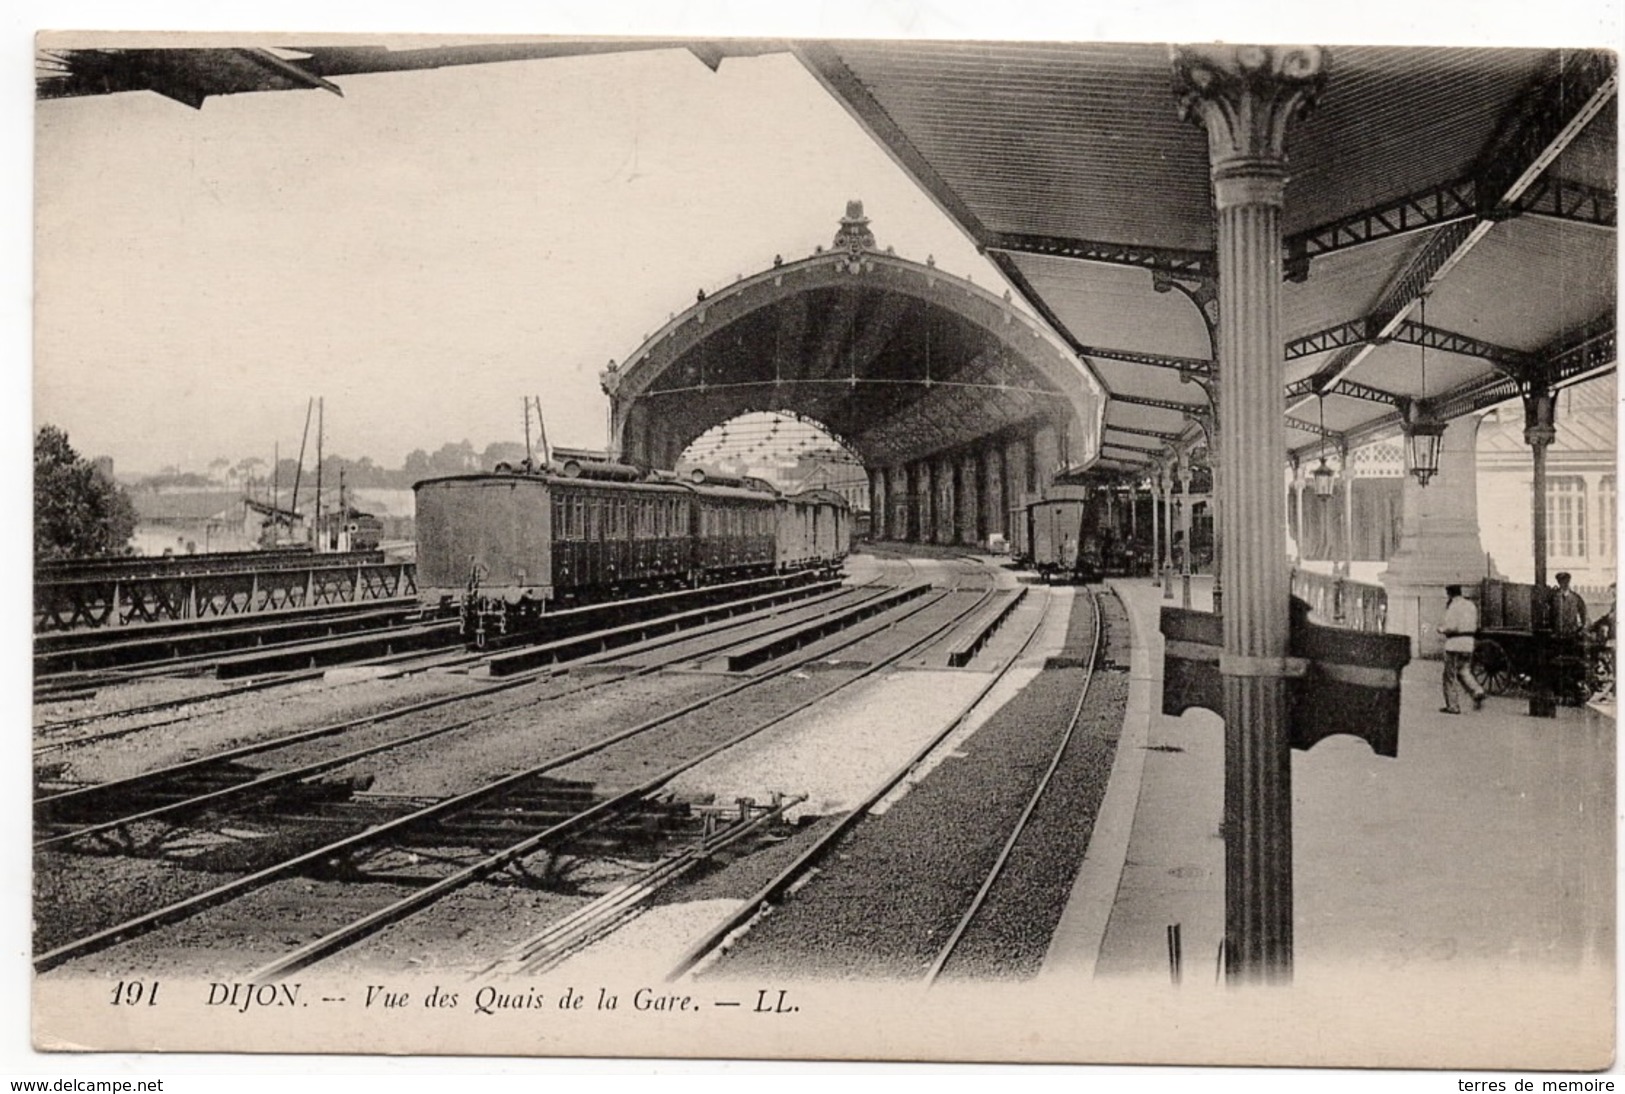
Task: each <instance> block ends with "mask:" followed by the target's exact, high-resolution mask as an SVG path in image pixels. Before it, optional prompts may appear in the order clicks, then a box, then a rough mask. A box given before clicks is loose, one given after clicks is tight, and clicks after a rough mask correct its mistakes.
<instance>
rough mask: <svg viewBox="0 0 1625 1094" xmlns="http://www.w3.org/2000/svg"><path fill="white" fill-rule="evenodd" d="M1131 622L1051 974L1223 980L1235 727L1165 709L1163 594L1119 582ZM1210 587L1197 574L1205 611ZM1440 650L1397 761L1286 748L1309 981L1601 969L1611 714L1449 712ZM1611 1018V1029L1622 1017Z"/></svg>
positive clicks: (1412, 675) (1604, 959)
mask: <svg viewBox="0 0 1625 1094" xmlns="http://www.w3.org/2000/svg"><path fill="white" fill-rule="evenodd" d="M1113 585H1114V586H1115V587H1116V588H1117V590H1118V592H1119V593H1120V594H1121V595H1122V597H1123V600H1124V603H1125V604H1126V605H1127V606H1128V608H1129V611H1130V615H1131V618H1132V620H1133V623H1134V630H1135V634H1134V646H1135V650H1134V654H1135V656H1134V665H1133V675H1134V687H1133V690H1132V692H1131V695H1130V699H1129V711H1128V715H1127V718H1128V721H1127V724H1126V725H1125V730H1124V735H1123V741H1122V746H1121V748H1120V751H1119V757H1118V760H1117V763H1116V766H1115V767H1114V770H1113V774H1112V787H1111V791H1110V794H1109V797H1108V802H1107V803H1106V805H1105V806H1104V807H1103V809H1102V816H1101V818H1100V820H1099V821H1098V822H1097V826H1096V836H1095V842H1094V846H1092V847H1091V848H1090V853H1089V858H1088V859H1087V860H1086V868H1085V870H1084V871H1083V874H1082V875H1081V876H1080V878H1079V881H1078V884H1077V886H1076V887H1075V888H1074V892H1073V896H1072V900H1071V903H1070V904H1069V907H1068V909H1067V914H1066V916H1065V917H1064V918H1063V920H1062V923H1061V925H1060V928H1059V929H1058V931H1057V935H1056V938H1055V940H1054V942H1053V944H1052V947H1051V950H1050V954H1049V958H1048V960H1047V962H1046V966H1045V978H1046V979H1052V980H1054V981H1057V982H1064V981H1067V980H1072V981H1076V980H1077V979H1078V978H1080V977H1085V978H1092V979H1101V978H1123V977H1147V978H1160V979H1161V981H1162V982H1163V983H1168V982H1170V968H1169V955H1168V927H1169V926H1170V925H1173V924H1178V925H1179V927H1180V937H1181V942H1182V958H1183V961H1182V964H1183V968H1182V972H1183V976H1184V977H1185V979H1186V980H1187V982H1188V981H1190V980H1192V979H1198V980H1200V981H1205V982H1207V983H1209V984H1211V983H1212V982H1213V980H1214V978H1215V974H1216V972H1217V969H1218V957H1219V943H1220V940H1221V938H1222V937H1223V933H1224V844H1223V840H1222V837H1221V833H1220V824H1221V821H1222V818H1223V811H1224V803H1223V793H1224V791H1223V767H1224V754H1223V753H1224V748H1223V726H1222V723H1221V721H1220V720H1219V718H1218V717H1217V716H1216V715H1214V714H1212V713H1209V712H1207V711H1200V710H1193V711H1188V712H1187V713H1186V714H1185V715H1184V716H1183V717H1180V718H1170V717H1165V716H1163V715H1162V714H1161V713H1160V695H1161V644H1162V639H1161V636H1160V635H1159V634H1158V633H1157V629H1156V626H1157V615H1158V611H1159V609H1160V608H1161V607H1162V606H1163V605H1165V604H1166V605H1173V604H1178V603H1179V600H1178V599H1177V593H1178V586H1177V584H1176V599H1173V600H1165V599H1163V595H1162V590H1160V589H1158V588H1155V587H1153V586H1152V585H1151V583H1150V582H1149V581H1132V580H1131V581H1121V582H1113ZM1210 604H1211V579H1205V578H1197V579H1195V582H1194V590H1193V603H1192V606H1193V607H1196V608H1207V607H1208V606H1209V605H1210ZM1441 675H1442V665H1441V663H1440V662H1438V661H1413V662H1412V663H1411V664H1410V665H1409V666H1408V667H1407V668H1406V669H1405V672H1404V676H1403V686H1402V714H1401V728H1400V742H1399V756H1398V758H1397V759H1383V758H1381V757H1378V756H1376V755H1374V754H1372V753H1371V751H1370V750H1369V748H1368V747H1367V746H1366V745H1365V744H1364V742H1361V741H1358V740H1356V739H1354V738H1351V737H1334V738H1331V739H1329V740H1326V741H1323V742H1321V743H1320V744H1319V745H1317V746H1316V747H1315V748H1314V749H1312V750H1310V751H1308V752H1296V751H1295V752H1294V753H1293V757H1292V780H1293V824H1294V832H1293V836H1294V840H1293V842H1294V857H1295V863H1294V900H1295V908H1294V912H1295V914H1294V932H1295V959H1296V968H1297V973H1298V977H1299V979H1300V980H1302V979H1303V978H1305V977H1306V976H1307V977H1309V978H1313V977H1315V976H1316V975H1317V974H1319V973H1323V972H1325V971H1326V970H1333V969H1351V968H1352V969H1358V970H1360V972H1361V973H1362V974H1365V975H1373V976H1379V977H1380V976H1382V975H1384V974H1395V975H1401V976H1404V977H1405V978H1406V979H1409V978H1411V977H1412V976H1415V975H1417V974H1421V975H1432V974H1433V973H1435V972H1437V973H1438V974H1441V975H1446V976H1450V975H1455V974H1460V975H1463V976H1468V977H1471V976H1473V975H1477V974H1480V973H1482V974H1485V975H1494V976H1496V977H1499V978H1504V977H1507V976H1518V975H1521V974H1522V973H1523V972H1525V971H1527V972H1528V973H1529V974H1530V975H1531V976H1534V977H1537V978H1544V977H1549V976H1551V975H1559V976H1566V975H1569V974H1574V975H1576V976H1583V977H1584V978H1585V979H1586V980H1587V981H1588V982H1590V981H1592V980H1593V979H1594V978H1595V977H1596V976H1597V975H1599V974H1600V975H1601V976H1602V978H1603V979H1604V980H1605V981H1606V983H1607V984H1608V986H1609V987H1610V990H1609V992H1608V994H1607V998H1606V999H1605V1000H1603V1001H1602V1002H1603V1005H1605V1006H1611V1004H1612V991H1611V986H1612V983H1613V967H1614V950H1615V927H1614V924H1615V913H1614V901H1615V860H1614V846H1615V844H1614V817H1615V801H1614V798H1615V735H1614V719H1613V717H1612V713H1611V707H1609V706H1605V705H1602V704H1598V705H1594V706H1591V707H1586V708H1567V707H1563V708H1559V711H1558V716H1557V718H1555V719H1535V718H1530V717H1528V716H1527V713H1526V711H1527V702H1526V701H1525V700H1523V699H1515V698H1493V697H1492V698H1490V699H1489V700H1488V701H1487V702H1486V704H1485V706H1484V709H1483V710H1482V711H1481V712H1476V713H1475V712H1473V711H1472V710H1471V707H1470V706H1469V707H1468V708H1467V713H1464V714H1462V715H1459V716H1453V715H1448V714H1443V713H1439V708H1440V707H1441V706H1442V696H1441V691H1440V679H1441ZM1611 1024H1612V1023H1611V1022H1610V1025H1611Z"/></svg>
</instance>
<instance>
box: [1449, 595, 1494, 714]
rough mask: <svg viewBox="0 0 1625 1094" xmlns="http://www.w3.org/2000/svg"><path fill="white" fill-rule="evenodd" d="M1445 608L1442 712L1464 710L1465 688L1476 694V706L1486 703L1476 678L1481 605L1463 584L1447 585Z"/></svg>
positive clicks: (1479, 707) (1480, 707) (1458, 712)
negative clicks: (1475, 639) (1474, 668)
mask: <svg viewBox="0 0 1625 1094" xmlns="http://www.w3.org/2000/svg"><path fill="white" fill-rule="evenodd" d="M1444 593H1445V596H1447V597H1448V598H1449V600H1448V601H1447V602H1446V604H1445V607H1444V623H1443V625H1442V626H1440V628H1439V633H1441V634H1443V635H1444V706H1443V707H1441V708H1440V709H1439V713H1441V714H1460V713H1461V698H1460V696H1461V689H1462V688H1463V687H1465V688H1466V689H1467V693H1468V694H1469V695H1471V696H1472V697H1473V709H1474V710H1480V709H1482V708H1483V706H1484V690H1483V689H1482V688H1480V687H1479V686H1478V681H1477V680H1474V679H1473V674H1472V669H1471V665H1472V663H1473V636H1474V635H1475V634H1477V633H1478V605H1476V604H1474V603H1473V602H1472V601H1471V600H1468V599H1467V598H1466V597H1464V596H1462V595H1461V586H1460V585H1446V586H1445V587H1444Z"/></svg>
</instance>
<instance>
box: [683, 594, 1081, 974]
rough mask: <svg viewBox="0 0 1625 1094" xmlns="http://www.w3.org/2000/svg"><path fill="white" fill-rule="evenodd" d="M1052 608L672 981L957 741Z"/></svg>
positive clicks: (694, 949) (687, 959)
mask: <svg viewBox="0 0 1625 1094" xmlns="http://www.w3.org/2000/svg"><path fill="white" fill-rule="evenodd" d="M990 592H991V590H990ZM1051 607H1052V602H1051V601H1050V600H1047V599H1046V600H1045V601H1044V605H1043V608H1042V610H1041V611H1040V612H1039V614H1038V618H1037V619H1035V620H1034V621H1033V623H1032V625H1031V627H1030V628H1029V630H1028V631H1027V633H1026V634H1025V635H1024V636H1023V638H1022V640H1021V642H1020V645H1019V646H1018V647H1017V649H1016V651H1015V652H1014V653H1013V654H1011V655H1010V656H1009V657H1007V658H1006V659H1005V660H1004V662H1003V664H1001V665H1000V666H999V668H998V669H997V670H996V671H995V672H993V673H992V674H991V675H990V677H989V679H988V680H987V682H986V683H985V684H984V685H983V686H982V687H981V688H979V689H978V690H977V691H976V693H975V694H974V695H973V696H972V697H971V699H970V700H969V701H968V702H966V703H965V704H963V705H962V706H961V708H960V709H959V711H958V713H957V714H955V715H954V717H952V718H951V719H949V721H948V722H947V724H946V725H944V726H943V728H942V729H940V730H939V731H938V732H936V733H935V734H933V735H932V736H931V737H930V738H929V739H928V740H927V741H926V742H925V743H924V744H923V745H922V746H921V747H920V748H919V749H918V750H917V751H916V752H915V753H914V754H913V755H911V756H910V757H909V758H908V759H907V760H905V761H904V762H903V763H902V764H901V765H900V766H899V767H897V768H896V769H895V770H893V771H892V772H891V773H890V774H888V775H887V776H885V777H884V778H883V779H882V780H881V781H880V782H879V783H878V784H877V785H876V786H875V787H874V788H873V789H872V790H871V791H870V792H869V793H868V794H867V795H865V796H864V798H863V799H862V800H861V801H860V802H859V803H858V804H857V805H856V806H855V807H854V808H853V809H851V810H850V811H849V812H848V813H847V814H846V815H845V816H844V817H842V818H841V819H840V820H839V821H838V822H836V823H834V824H832V825H830V826H828V827H827V828H826V829H825V830H824V832H823V834H822V835H820V836H819V837H818V838H817V839H816V840H814V841H813V842H812V843H811V844H809V845H808V846H807V847H806V848H805V849H804V850H803V851H802V852H801V854H799V855H798V856H797V857H796V858H795V859H794V860H793V861H792V862H791V863H790V864H789V865H788V866H786V867H785V868H784V869H783V870H781V871H780V872H779V873H778V874H777V875H776V876H775V877H774V878H773V879H772V880H771V881H769V882H768V883H767V884H766V885H764V886H762V888H761V889H759V890H758V891H757V892H756V893H754V894H753V895H752V896H751V897H750V898H748V899H747V900H745V901H743V902H742V903H741V904H740V906H739V908H738V909H737V910H736V911H734V912H733V913H732V914H730V915H728V916H726V917H724V919H723V920H722V921H721V922H719V923H717V924H716V925H715V926H714V927H713V928H712V929H711V930H710V931H709V932H707V933H706V934H705V935H704V936H703V937H702V938H701V939H700V940H699V941H698V942H696V943H695V944H693V945H692V946H690V947H689V949H688V950H687V951H686V952H685V953H684V954H683V955H682V957H680V958H679V959H678V960H677V962H676V964H675V965H674V966H673V967H672V969H671V971H670V972H668V973H667V977H666V978H667V980H668V981H674V980H677V979H680V978H681V977H683V976H684V975H687V974H689V973H690V972H692V971H693V970H695V969H696V968H697V967H698V966H699V965H700V964H701V963H702V962H704V961H706V960H707V959H708V958H710V957H711V956H712V955H714V954H715V953H716V952H717V951H718V950H719V948H721V947H722V946H723V945H724V944H725V943H728V942H730V941H731V940H733V939H734V938H736V937H738V936H739V935H740V934H742V933H744V932H745V931H747V930H748V929H749V928H750V926H751V924H752V923H753V922H754V921H755V920H757V919H758V918H760V917H761V916H763V915H765V914H767V913H769V912H770V911H771V910H772V909H774V908H777V907H779V906H780V905H782V904H783V903H784V901H785V900H786V899H787V898H788V897H789V895H790V894H791V892H792V891H794V890H795V889H797V888H798V887H799V886H800V885H801V884H802V883H803V882H804V881H805V880H806V879H807V878H808V877H809V876H810V875H811V873H812V872H813V871H814V870H815V869H816V868H817V866H818V864H819V863H820V862H822V861H823V860H824V859H825V858H826V857H827V856H828V855H829V854H830V853H831V852H832V851H833V850H834V849H835V848H836V847H837V846H838V845H839V843H840V842H841V840H842V839H843V838H844V837H845V836H846V835H847V833H848V832H850V831H851V830H852V829H853V828H854V827H856V826H857V825H858V824H859V823H860V822H862V820H863V819H864V818H865V817H866V816H868V815H869V813H870V811H871V810H873V809H874V808H875V807H876V806H877V805H878V804H879V803H880V802H881V801H882V800H884V799H886V798H887V797H888V796H889V795H891V794H892V793H893V792H894V791H895V790H897V788H898V787H899V786H901V785H902V784H903V783H904V782H905V781H906V780H908V779H909V778H910V777H911V776H912V775H914V774H915V773H916V772H917V771H919V770H920V769H921V768H922V767H923V766H924V765H925V764H927V762H928V761H929V760H930V758H931V757H932V755H933V754H934V753H936V752H937V751H938V750H939V749H940V748H942V746H943V744H944V742H946V741H948V740H949V739H950V738H952V737H953V735H954V734H955V732H956V731H958V730H959V729H960V728H961V727H963V726H964V724H965V723H966V722H967V721H968V720H969V719H970V717H971V715H972V714H973V713H975V712H976V710H977V709H978V708H979V707H980V706H981V705H982V702H983V701H984V700H985V699H986V698H987V697H988V695H989V694H990V693H992V691H993V690H994V688H996V687H997V686H998V685H999V684H1000V683H1001V682H1002V681H1003V680H1004V678H1005V677H1006V676H1008V675H1009V673H1010V672H1011V671H1012V670H1013V669H1014V668H1015V667H1016V665H1017V664H1018V663H1019V662H1020V660H1021V658H1022V656H1023V655H1024V654H1025V653H1026V652H1027V650H1028V649H1029V648H1031V646H1032V644H1033V642H1034V641H1035V640H1036V639H1037V638H1038V635H1039V634H1040V633H1041V632H1042V630H1043V627H1044V624H1045V622H1046V621H1047V620H1048V618H1049V613H1050V611H1051Z"/></svg>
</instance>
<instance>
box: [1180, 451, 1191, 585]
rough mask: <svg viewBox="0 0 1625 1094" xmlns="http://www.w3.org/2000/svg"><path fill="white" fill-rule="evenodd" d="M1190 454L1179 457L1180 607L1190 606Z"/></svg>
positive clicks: (1186, 453)
mask: <svg viewBox="0 0 1625 1094" xmlns="http://www.w3.org/2000/svg"><path fill="white" fill-rule="evenodd" d="M1191 516H1192V514H1191V454H1190V453H1189V452H1188V451H1187V452H1185V453H1184V454H1183V455H1181V456H1180V457H1179V530H1180V532H1181V533H1182V534H1183V536H1184V539H1185V549H1184V550H1183V551H1181V552H1180V553H1179V590H1180V591H1179V597H1180V607H1182V608H1189V607H1190V606H1191Z"/></svg>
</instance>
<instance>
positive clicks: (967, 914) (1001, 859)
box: [924, 592, 1103, 987]
mask: <svg viewBox="0 0 1625 1094" xmlns="http://www.w3.org/2000/svg"><path fill="white" fill-rule="evenodd" d="M1088 595H1089V597H1090V600H1091V602H1092V604H1093V606H1094V637H1093V639H1092V641H1091V642H1090V643H1089V650H1088V654H1087V663H1086V664H1084V665H1083V666H1082V667H1083V672H1084V676H1083V684H1082V686H1081V687H1080V688H1079V689H1078V701H1077V703H1076V705H1075V706H1074V707H1073V708H1072V716H1071V717H1070V718H1069V719H1067V723H1066V728H1065V729H1064V730H1062V731H1061V734H1060V737H1059V739H1058V740H1057V741H1056V744H1055V750H1054V754H1053V756H1052V757H1051V759H1050V762H1049V766H1048V767H1047V768H1045V769H1044V774H1043V775H1042V776H1040V778H1039V780H1038V784H1037V785H1036V786H1034V787H1033V790H1032V794H1031V795H1030V796H1029V797H1028V799H1027V805H1026V807H1025V808H1024V809H1023V810H1022V811H1021V815H1020V816H1019V817H1017V818H1016V823H1015V825H1014V826H1013V827H1012V828H1011V831H1010V834H1009V836H1008V837H1007V838H1006V839H1005V841H1004V844H1003V846H1001V847H1000V848H999V854H998V856H997V857H996V858H995V859H994V860H993V865H992V866H991V867H990V868H989V869H988V871H987V874H986V876H985V877H984V878H983V880H982V884H981V886H980V887H979V888H978V889H977V890H976V895H975V896H973V897H972V898H971V901H970V905H969V906H968V907H967V908H966V909H965V911H964V914H963V915H961V916H960V918H959V922H958V923H956V924H955V925H954V929H953V931H952V932H951V933H950V934H949V935H948V938H947V940H946V941H945V942H944V943H943V944H942V948H941V949H940V950H938V951H937V956H936V959H935V960H934V961H932V962H931V967H930V968H928V969H927V970H926V973H925V977H924V982H925V984H926V986H927V987H929V986H931V985H932V984H935V983H936V982H937V980H938V979H939V978H940V977H942V976H943V974H944V973H945V972H946V971H947V969H948V968H949V966H950V964H951V963H952V962H953V961H954V959H955V955H956V954H957V953H958V952H959V949H960V944H961V943H962V942H963V941H964V939H965V938H966V936H967V934H969V932H970V931H971V930H972V928H973V926H974V925H975V924H976V923H977V922H978V920H979V918H980V917H982V915H983V912H984V910H985V909H987V908H988V907H989V905H990V903H991V902H992V898H993V894H994V892H995V889H996V887H997V886H998V885H999V883H1000V881H1001V879H1002V878H1003V877H1004V876H1005V867H1006V865H1007V864H1008V863H1009V862H1010V860H1011V857H1012V855H1013V854H1014V852H1015V850H1016V847H1017V845H1018V844H1019V843H1020V841H1021V840H1022V838H1023V837H1024V836H1025V835H1026V834H1027V830H1028V823H1029V822H1030V821H1031V819H1032V817H1033V814H1034V813H1035V812H1036V811H1037V809H1038V805H1039V802H1040V801H1042V800H1043V798H1044V795H1045V794H1046V792H1047V791H1048V790H1049V788H1050V783H1051V781H1052V780H1053V779H1054V777H1055V773H1056V771H1058V770H1059V769H1060V767H1061V760H1062V759H1063V758H1064V757H1065V756H1066V753H1067V749H1068V748H1069V747H1070V746H1071V744H1072V740H1073V737H1074V735H1075V734H1076V733H1077V730H1078V724H1079V722H1080V721H1081V720H1082V718H1083V712H1084V706H1085V704H1086V703H1087V702H1088V700H1089V693H1090V688H1091V685H1092V684H1093V683H1094V680H1095V665H1096V663H1097V661H1098V660H1099V658H1100V653H1101V644H1102V642H1101V639H1102V633H1103V623H1102V611H1101V607H1102V606H1101V596H1100V594H1099V593H1097V592H1091V593H1089V594H1088Z"/></svg>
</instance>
